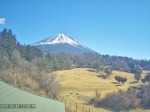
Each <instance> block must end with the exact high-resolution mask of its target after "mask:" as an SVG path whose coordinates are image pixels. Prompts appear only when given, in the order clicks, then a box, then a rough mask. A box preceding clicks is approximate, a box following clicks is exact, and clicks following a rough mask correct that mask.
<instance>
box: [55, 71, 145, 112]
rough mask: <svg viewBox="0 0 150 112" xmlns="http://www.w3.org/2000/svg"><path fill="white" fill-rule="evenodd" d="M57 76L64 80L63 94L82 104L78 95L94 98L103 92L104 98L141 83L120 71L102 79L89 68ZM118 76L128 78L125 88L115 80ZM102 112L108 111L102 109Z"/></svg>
mask: <svg viewBox="0 0 150 112" xmlns="http://www.w3.org/2000/svg"><path fill="white" fill-rule="evenodd" d="M56 74H57V75H58V76H59V77H61V78H62V82H61V85H62V93H61V94H62V95H63V96H67V97H68V96H69V98H70V99H72V100H74V101H75V102H77V103H81V104H82V103H85V102H84V101H81V100H79V99H78V98H77V94H78V95H79V96H93V95H94V92H95V91H96V90H98V91H99V92H101V95H102V97H103V96H105V94H107V93H110V92H113V91H118V89H122V90H126V89H127V88H128V87H130V86H134V85H138V84H140V83H141V82H139V83H134V82H135V80H134V74H131V73H126V72H120V71H113V74H112V77H111V79H102V78H100V77H97V74H98V73H96V72H94V71H90V69H89V68H76V69H73V70H63V71H57V72H56ZM145 74H146V71H144V72H143V75H145ZM116 75H117V76H123V77H126V78H127V79H128V80H127V82H126V83H125V84H124V85H123V86H122V85H120V84H118V83H117V82H116V80H115V79H114V77H115V76H116ZM91 107H92V108H93V109H96V108H95V107H93V106H91ZM101 111H107V110H103V109H101ZM138 111H139V110H138ZM79 112H80V111H79ZM93 112H94V111H93ZM95 112H97V111H95Z"/></svg>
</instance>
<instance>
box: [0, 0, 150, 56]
mask: <svg viewBox="0 0 150 112" xmlns="http://www.w3.org/2000/svg"><path fill="white" fill-rule="evenodd" d="M0 4H1V6H0V30H2V29H3V28H10V29H12V31H13V32H14V33H15V34H16V37H17V40H18V41H19V42H20V43H21V44H32V43H35V42H37V41H40V40H42V39H44V38H47V37H49V36H52V35H55V34H58V33H65V34H68V35H70V36H71V37H73V38H74V39H75V40H77V41H79V42H80V43H81V44H84V45H86V46H88V47H90V48H91V49H94V50H95V51H97V52H99V53H101V54H109V55H118V56H128V57H133V58H135V59H150V53H149V51H150V0H1V1H0Z"/></svg>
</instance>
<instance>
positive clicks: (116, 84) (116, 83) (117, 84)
mask: <svg viewBox="0 0 150 112" xmlns="http://www.w3.org/2000/svg"><path fill="white" fill-rule="evenodd" d="M111 83H112V84H115V86H122V84H119V83H118V82H111Z"/></svg>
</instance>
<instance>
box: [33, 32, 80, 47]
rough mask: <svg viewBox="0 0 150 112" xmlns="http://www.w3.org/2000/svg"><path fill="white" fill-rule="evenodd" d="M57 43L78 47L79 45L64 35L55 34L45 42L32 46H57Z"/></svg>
mask: <svg viewBox="0 0 150 112" xmlns="http://www.w3.org/2000/svg"><path fill="white" fill-rule="evenodd" d="M59 43H67V44H70V45H74V46H78V45H79V43H78V42H77V41H75V40H74V39H72V38H71V37H69V36H68V35H65V34H57V35H55V36H53V37H49V38H47V39H45V40H42V41H40V42H37V43H35V44H34V45H45V44H59Z"/></svg>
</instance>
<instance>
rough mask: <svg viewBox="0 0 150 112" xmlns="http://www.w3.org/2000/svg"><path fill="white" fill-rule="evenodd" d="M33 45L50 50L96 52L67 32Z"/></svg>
mask: <svg viewBox="0 0 150 112" xmlns="http://www.w3.org/2000/svg"><path fill="white" fill-rule="evenodd" d="M32 45H33V46H35V47H38V48H39V49H41V50H44V51H48V52H68V53H71V52H72V53H73V52H74V53H96V52H95V51H93V50H92V49H90V48H88V47H86V46H84V45H82V44H80V43H79V42H77V41H76V40H74V39H73V38H71V37H70V36H68V35H65V34H57V35H55V36H52V37H49V38H46V39H44V40H42V41H40V42H37V43H35V44H32Z"/></svg>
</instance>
